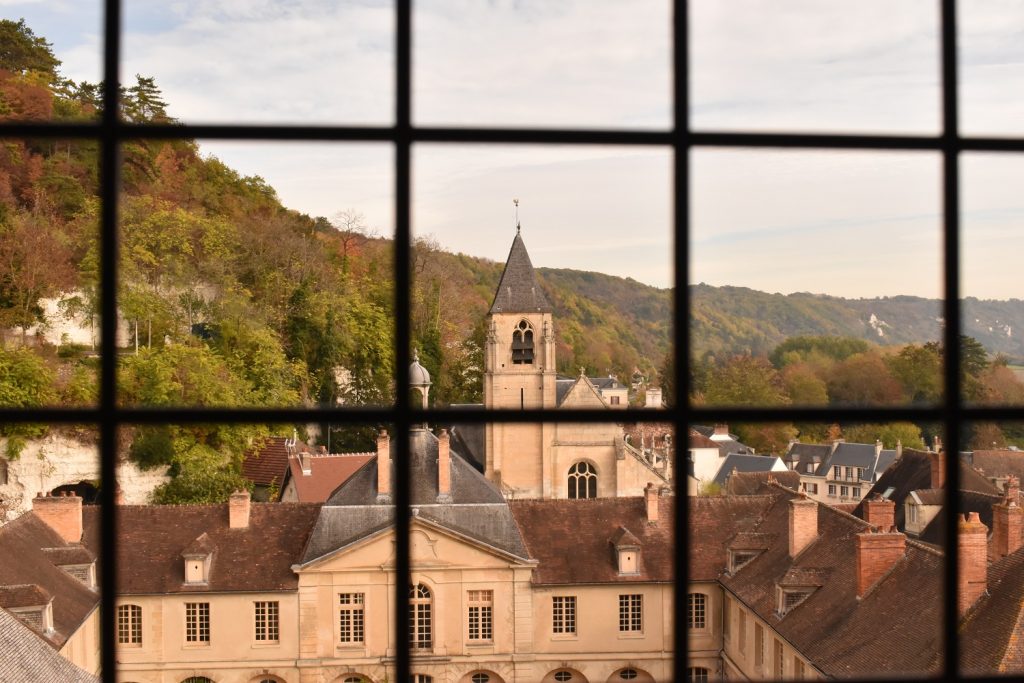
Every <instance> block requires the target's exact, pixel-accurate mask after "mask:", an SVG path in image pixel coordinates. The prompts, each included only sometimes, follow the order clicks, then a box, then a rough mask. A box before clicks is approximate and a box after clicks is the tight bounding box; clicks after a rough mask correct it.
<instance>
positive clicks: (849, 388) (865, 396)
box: [828, 351, 902, 406]
mask: <svg viewBox="0 0 1024 683" xmlns="http://www.w3.org/2000/svg"><path fill="white" fill-rule="evenodd" d="M828 393H829V396H831V397H832V403H833V404H834V405H846V406H879V405H883V406H884V405H896V404H898V403H899V402H900V400H901V395H902V391H901V389H900V385H899V382H897V381H896V380H895V378H893V376H892V373H891V372H890V370H889V366H887V365H886V364H885V361H883V360H882V358H881V356H879V355H878V354H877V353H875V352H873V351H870V352H867V353H859V354H856V355H854V356H850V357H849V358H847V359H846V360H844V361H842V362H840V363H837V364H836V366H835V368H834V369H833V372H832V377H831V378H830V379H829V381H828Z"/></svg>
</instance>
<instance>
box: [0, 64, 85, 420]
mask: <svg viewBox="0 0 1024 683" xmlns="http://www.w3.org/2000/svg"><path fill="white" fill-rule="evenodd" d="M3 92H4V86H3V84H0V95H2V94H3ZM0 147H2V150H3V154H2V155H0V405H2V406H3V407H17V408H32V407H39V406H61V407H88V406H91V405H95V403H96V401H97V396H98V385H97V373H98V369H99V351H100V344H99V341H100V340H99V333H100V319H99V310H100V301H99V289H98V283H97V279H98V258H99V252H100V245H99V212H100V209H99V198H98V186H97V178H96V175H97V165H98V159H99V154H98V145H97V144H96V143H94V142H92V141H88V140H84V141H83V140H59V139H19V138H5V139H0ZM45 431H46V430H45V429H44V427H43V426H41V425H40V426H36V427H33V426H29V425H0V437H2V436H11V437H14V438H25V437H35V436H41V435H42V434H44V433H45Z"/></svg>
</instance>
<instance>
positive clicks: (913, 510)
mask: <svg viewBox="0 0 1024 683" xmlns="http://www.w3.org/2000/svg"><path fill="white" fill-rule="evenodd" d="M907 512H908V513H909V515H908V516H909V517H910V522H911V523H912V524H917V506H916V505H908V506H907Z"/></svg>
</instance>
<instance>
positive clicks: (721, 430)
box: [711, 424, 729, 441]
mask: <svg viewBox="0 0 1024 683" xmlns="http://www.w3.org/2000/svg"><path fill="white" fill-rule="evenodd" d="M711 440H712V441H728V440H729V425H727V424H716V425H715V432H714V433H713V434H712V435H711Z"/></svg>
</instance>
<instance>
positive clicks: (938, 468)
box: [928, 437, 946, 489]
mask: <svg viewBox="0 0 1024 683" xmlns="http://www.w3.org/2000/svg"><path fill="white" fill-rule="evenodd" d="M935 438H936V439H938V438H939V437H935ZM928 460H929V463H930V465H931V471H932V483H931V488H933V489H941V488H942V486H943V485H944V484H945V483H946V451H936V452H934V453H929V454H928Z"/></svg>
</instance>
